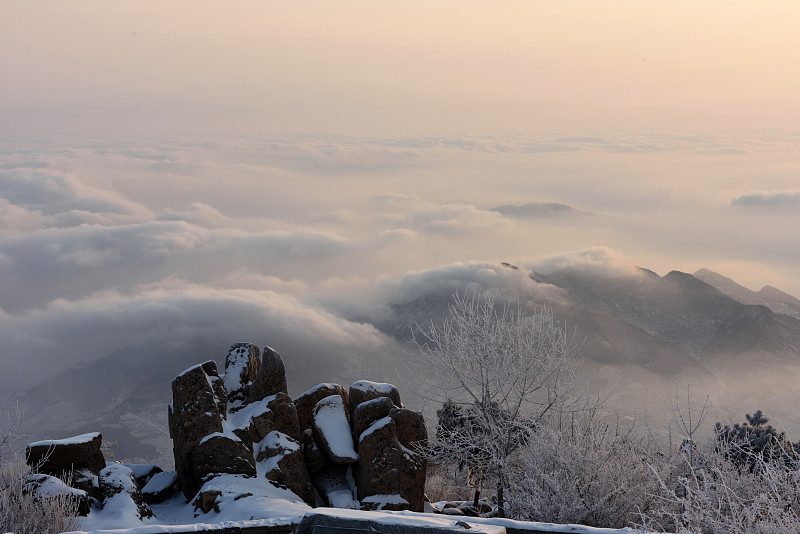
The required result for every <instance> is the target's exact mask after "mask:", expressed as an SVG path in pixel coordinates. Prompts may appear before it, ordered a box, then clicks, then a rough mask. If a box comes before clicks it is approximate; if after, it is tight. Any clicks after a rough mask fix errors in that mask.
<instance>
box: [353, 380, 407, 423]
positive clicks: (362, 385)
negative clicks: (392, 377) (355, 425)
mask: <svg viewBox="0 0 800 534" xmlns="http://www.w3.org/2000/svg"><path fill="white" fill-rule="evenodd" d="M378 397H387V398H389V399H390V400H391V401H392V404H394V405H395V406H396V407H398V408H402V407H403V403H402V402H400V392H399V391H397V388H396V387H394V386H393V385H391V384H386V383H382V382H370V381H369V380H359V381H358V382H354V383H353V385H352V386H350V420H351V421H352V420H353V416H354V415H355V412H356V408H358V405H359V404H361V403H362V402H366V401H370V400H372V399H377V398H378Z"/></svg>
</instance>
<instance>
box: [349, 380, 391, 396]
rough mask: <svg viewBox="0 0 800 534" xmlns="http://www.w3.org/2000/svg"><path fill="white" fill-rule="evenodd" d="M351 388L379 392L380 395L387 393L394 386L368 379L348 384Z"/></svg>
mask: <svg viewBox="0 0 800 534" xmlns="http://www.w3.org/2000/svg"><path fill="white" fill-rule="evenodd" d="M350 387H351V388H352V389H357V390H358V391H365V392H367V393H379V394H381V395H384V396H385V395H389V394H390V393H391V392H392V390H394V389H395V387H394V386H393V385H392V384H387V383H385V382H370V381H369V380H359V381H358V382H355V383H353V385H352V386H350Z"/></svg>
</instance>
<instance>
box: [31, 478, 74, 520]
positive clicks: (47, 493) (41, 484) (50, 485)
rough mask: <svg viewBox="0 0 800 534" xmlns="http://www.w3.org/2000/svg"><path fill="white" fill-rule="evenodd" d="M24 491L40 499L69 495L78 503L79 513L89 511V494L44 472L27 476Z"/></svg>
mask: <svg viewBox="0 0 800 534" xmlns="http://www.w3.org/2000/svg"><path fill="white" fill-rule="evenodd" d="M23 491H24V492H25V493H29V494H31V495H35V496H36V497H37V498H40V499H47V498H52V497H58V496H61V495H69V496H70V497H71V498H72V499H73V500H74V501H75V503H76V504H77V505H78V515H84V516H85V515H87V514H88V513H89V495H88V494H87V493H86V492H85V491H83V490H80V489H76V488H73V487H71V486H68V485H67V484H66V483H65V482H64V481H63V480H61V479H60V478H56V477H53V476H50V475H45V474H43V473H31V474H29V475H26V476H25V485H24V486H23Z"/></svg>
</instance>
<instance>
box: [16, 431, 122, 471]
mask: <svg viewBox="0 0 800 534" xmlns="http://www.w3.org/2000/svg"><path fill="white" fill-rule="evenodd" d="M102 442H103V436H102V435H101V434H100V433H99V432H92V433H90V434H82V435H80V436H75V437H71V438H66V439H55V440H46V441H37V442H35V443H31V444H29V445H28V446H27V447H26V449H25V458H26V460H27V462H28V465H30V466H31V467H32V468H34V469H35V470H36V471H38V472H40V473H46V474H49V475H54V476H62V475H64V474H65V473H67V472H70V471H73V470H78V469H88V470H89V471H91V472H92V473H94V474H97V473H99V472H100V470H101V469H103V468H104V467H105V466H106V461H105V458H103V453H102V452H101V451H100V445H101V444H102Z"/></svg>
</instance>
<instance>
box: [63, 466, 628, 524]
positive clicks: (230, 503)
mask: <svg viewBox="0 0 800 534" xmlns="http://www.w3.org/2000/svg"><path fill="white" fill-rule="evenodd" d="M211 482H212V483H214V485H215V486H216V488H217V489H219V490H220V491H222V495H221V496H220V498H219V499H218V504H219V512H215V511H212V512H209V513H208V514H205V515H204V514H199V516H197V517H195V514H196V513H198V512H196V511H195V510H194V508H193V506H192V505H191V504H190V503H189V504H187V503H186V501H185V499H184V497H183V495H180V494H178V495H175V496H174V497H173V498H172V499H170V500H168V501H166V502H164V503H162V504H156V505H153V506H152V510H153V512H154V517H153V518H150V519H144V520H140V519H138V518H137V517H136V514H135V510H128V511H127V513H125V512H121V511H120V510H116V509H112V510H108V511H107V510H105V509H103V510H100V509H93V510H92V512H91V514H90V515H89V516H88V517H85V518H78V520H79V529H80V530H77V531H74V533H93V534H111V533H112V532H113V533H117V534H162V533H164V534H165V533H178V532H203V531H214V530H222V529H234V528H238V529H243V528H248V527H278V526H290V525H295V526H296V525H298V524H299V523H300V522H301V521H302V519H303V518H304V517H306V516H307V515H312V514H321V515H325V516H329V517H335V518H342V519H347V520H360V521H369V522H371V523H377V524H380V525H387V526H389V525H406V526H408V527H425V526H427V527H434V528H437V529H445V530H452V531H454V532H464V530H466V527H465V526H464V524H465V523H466V524H467V525H468V526H469V532H471V533H476V534H479V533H480V534H484V533H486V534H500V533H503V532H505V528H506V527H509V528H513V529H515V530H523V531H534V532H536V531H538V532H553V533H571V534H632V533H633V532H634V531H633V530H631V529H604V528H592V527H585V526H581V525H555V524H551V523H532V522H524V521H513V520H511V519H500V518H477V517H460V516H448V515H442V514H421V513H417V512H366V511H361V510H345V509H339V508H314V509H312V508H311V507H309V506H308V505H306V504H305V503H302V502H298V501H297V500H296V497H294V496H293V494H291V493H290V492H288V491H287V490H282V489H280V488H275V487H269V488H266V489H265V488H264V485H263V484H262V483H261V482H260V481H258V480H257V479H247V478H243V477H240V476H236V475H227V476H226V477H217V478H216V479H214V480H213V481H211ZM247 493H252V495H249V496H247V497H244V498H242V497H241V495H246V494H247ZM237 497H239V498H237Z"/></svg>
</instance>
